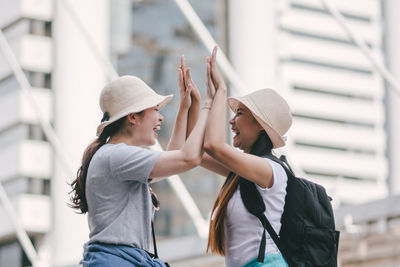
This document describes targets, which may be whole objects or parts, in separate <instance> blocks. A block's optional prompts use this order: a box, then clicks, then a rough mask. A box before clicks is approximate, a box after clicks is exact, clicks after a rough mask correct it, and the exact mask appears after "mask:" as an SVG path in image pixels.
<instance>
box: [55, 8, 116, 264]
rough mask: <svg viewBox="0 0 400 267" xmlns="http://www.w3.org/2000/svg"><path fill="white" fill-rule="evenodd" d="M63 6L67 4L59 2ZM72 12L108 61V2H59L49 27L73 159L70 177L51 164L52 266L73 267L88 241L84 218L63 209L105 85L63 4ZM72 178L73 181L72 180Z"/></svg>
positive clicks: (63, 131) (58, 125)
mask: <svg viewBox="0 0 400 267" xmlns="http://www.w3.org/2000/svg"><path fill="white" fill-rule="evenodd" d="M61 1H66V2H67V3H61ZM67 4H68V5H69V6H71V7H72V8H73V10H74V11H75V13H76V14H77V17H79V19H80V20H81V22H82V24H83V25H84V27H85V28H86V29H87V30H88V32H89V33H90V38H93V40H94V42H95V43H96V45H97V47H98V48H99V50H100V51H101V52H102V53H103V54H104V55H106V56H109V41H110V40H109V39H110V38H109V34H110V33H109V16H110V14H109V12H110V11H109V1H108V0H59V1H56V10H55V17H54V25H53V36H54V43H55V45H54V47H55V70H54V75H53V80H52V81H53V90H54V95H55V100H54V101H55V105H54V107H55V117H54V124H55V129H56V132H57V135H58V136H59V138H60V140H61V143H62V144H63V146H64V149H65V150H66V152H67V154H69V155H71V162H72V164H73V166H74V170H73V171H74V173H73V174H71V173H68V172H66V171H65V169H63V168H62V166H61V165H60V164H58V163H57V162H55V170H54V177H53V180H52V191H51V193H52V199H53V231H52V238H51V240H52V253H51V255H52V260H51V261H52V262H51V266H67V265H72V264H77V263H78V262H79V260H80V259H81V258H82V252H83V244H84V243H85V242H87V241H88V225H87V219H86V216H85V215H80V214H76V212H75V211H74V210H72V209H71V208H69V207H68V206H67V203H69V195H68V192H69V191H70V190H71V188H70V186H69V185H68V184H67V183H70V182H71V181H72V180H73V179H75V175H76V171H77V170H78V167H79V166H80V162H81V158H82V155H83V151H84V149H85V148H86V147H87V145H88V144H89V143H90V142H91V141H92V140H93V139H94V138H95V133H96V126H97V125H98V123H99V122H100V119H101V116H102V114H101V112H100V108H99V104H98V103H99V93H100V91H101V89H102V88H103V86H104V85H105V83H106V74H105V73H104V69H103V68H102V67H101V66H100V65H99V64H100V63H99V60H96V58H95V53H93V51H92V50H91V48H90V45H88V43H87V42H86V38H85V37H84V36H82V32H81V31H80V30H79V29H78V28H77V27H78V26H77V23H74V21H73V17H71V15H70V12H69V11H68V9H67V8H65V5H67ZM71 176H72V177H71Z"/></svg>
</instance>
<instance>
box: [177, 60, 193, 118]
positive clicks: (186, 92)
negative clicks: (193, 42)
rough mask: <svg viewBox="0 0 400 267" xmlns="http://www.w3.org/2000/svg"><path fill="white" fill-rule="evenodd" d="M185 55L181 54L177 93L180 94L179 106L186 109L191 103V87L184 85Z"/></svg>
mask: <svg viewBox="0 0 400 267" xmlns="http://www.w3.org/2000/svg"><path fill="white" fill-rule="evenodd" d="M185 72H186V67H185V57H184V56H183V55H182V56H181V65H180V66H179V94H180V96H181V103H180V105H181V107H182V108H184V109H186V110H188V109H189V108H190V106H191V105H192V98H191V89H190V88H189V87H188V86H186V81H185V76H186V75H185Z"/></svg>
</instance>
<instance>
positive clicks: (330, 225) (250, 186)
mask: <svg viewBox="0 0 400 267" xmlns="http://www.w3.org/2000/svg"><path fill="white" fill-rule="evenodd" d="M263 157H266V158H269V159H271V160H273V161H275V162H277V163H279V164H280V165H281V166H282V167H283V169H284V170H285V172H286V174H287V176H288V182H287V187H286V197H285V205H284V210H283V214H282V218H281V225H282V226H281V229H280V232H279V236H278V235H277V233H275V231H274V229H273V228H272V226H271V224H270V223H269V221H268V219H267V218H266V217H265V215H264V211H265V204H264V201H263V199H262V197H261V195H260V193H259V192H258V190H257V188H256V186H255V184H254V183H253V182H250V181H248V180H246V179H244V178H240V181H239V184H240V195H241V198H242V201H243V203H244V206H245V207H246V209H247V210H248V211H249V212H250V213H251V214H253V215H254V216H256V217H257V218H258V219H259V220H260V221H261V223H262V225H263V226H264V233H263V236H262V239H261V243H260V249H259V253H258V261H259V262H263V261H264V254H265V241H266V240H265V239H266V237H265V230H267V231H268V233H269V234H270V236H271V238H272V239H273V240H274V242H275V244H276V246H277V247H278V248H279V250H280V252H281V253H282V255H283V257H284V258H285V260H286V262H287V263H288V264H289V266H290V267H312V266H320V267H336V266H337V253H338V245H339V231H336V230H335V220H334V215H333V210H332V206H331V203H330V201H331V198H330V197H329V196H328V195H327V194H326V191H325V189H324V188H323V187H322V186H321V185H318V184H315V183H313V182H310V181H308V180H306V179H303V178H298V177H296V176H295V175H294V174H293V171H292V170H291V168H290V166H289V164H287V162H286V159H285V158H284V156H283V157H281V159H278V158H276V157H275V156H273V155H265V156H263Z"/></svg>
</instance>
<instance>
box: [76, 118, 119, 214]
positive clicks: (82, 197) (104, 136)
mask: <svg viewBox="0 0 400 267" xmlns="http://www.w3.org/2000/svg"><path fill="white" fill-rule="evenodd" d="M125 119H126V116H125V117H123V118H121V119H119V120H117V121H115V122H113V123H111V124H109V125H107V126H106V127H105V128H104V129H103V131H102V132H101V134H100V136H99V137H98V138H97V139H96V140H94V141H93V142H92V143H91V144H90V145H89V146H88V147H87V148H86V149H85V152H83V157H82V165H81V167H80V168H79V169H78V172H77V174H76V179H75V180H74V181H73V182H72V183H71V187H72V190H71V192H70V194H72V196H71V198H70V200H71V203H70V204H69V206H70V207H71V208H73V209H77V210H79V211H80V213H82V214H84V213H86V212H88V210H89V208H88V204H87V201H86V191H85V190H86V177H87V172H88V169H89V164H90V161H91V160H92V158H93V155H94V154H95V153H96V151H97V150H99V148H100V147H102V146H103V145H104V144H105V143H106V142H107V140H108V139H109V138H110V137H111V136H113V135H114V134H115V133H117V132H118V130H119V129H121V128H122V125H123V123H124V121H125Z"/></svg>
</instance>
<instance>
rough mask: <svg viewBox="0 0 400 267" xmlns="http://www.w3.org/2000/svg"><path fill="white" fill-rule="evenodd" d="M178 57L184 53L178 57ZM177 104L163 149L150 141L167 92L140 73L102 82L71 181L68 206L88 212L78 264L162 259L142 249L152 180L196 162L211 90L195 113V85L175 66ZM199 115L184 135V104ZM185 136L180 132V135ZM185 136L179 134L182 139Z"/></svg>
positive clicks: (153, 139) (147, 235)
mask: <svg viewBox="0 0 400 267" xmlns="http://www.w3.org/2000/svg"><path fill="white" fill-rule="evenodd" d="M182 63H183V58H182ZM179 82H180V89H181V105H180V109H179V112H178V118H177V123H176V124H175V127H174V131H173V134H172V137H171V140H170V143H169V145H168V149H167V150H168V151H165V152H157V151H151V150H148V149H145V148H143V147H142V146H151V145H154V144H155V142H156V138H157V133H156V131H157V130H160V127H161V123H162V121H163V116H162V115H161V114H160V113H159V111H160V109H161V108H163V106H164V105H165V104H166V103H167V102H168V101H169V100H170V99H171V98H172V95H169V96H161V95H158V94H156V93H155V92H154V91H153V90H152V89H151V88H150V87H149V86H147V85H146V84H145V83H144V82H143V81H142V80H141V79H139V78H137V77H134V76H123V77H120V78H118V79H116V80H114V81H112V82H111V83H109V84H108V85H106V86H105V87H104V89H103V90H102V92H101V96H100V107H101V110H102V111H103V113H104V117H103V119H102V122H101V124H100V125H99V126H98V129H97V136H98V137H97V139H96V140H94V141H93V142H92V143H91V144H90V145H89V146H88V148H87V149H86V150H85V152H84V154H83V159H82V166H81V167H80V169H79V171H78V174H77V178H76V180H74V182H73V183H72V188H73V190H72V197H71V201H72V205H71V206H72V207H73V208H75V209H78V210H79V211H80V212H81V213H88V223H89V229H90V234H89V238H90V239H89V242H88V243H87V244H85V251H84V259H83V260H82V264H83V266H90V267H94V266H103V267H104V266H122V267H124V266H165V264H164V263H163V262H161V261H160V260H159V259H154V258H152V257H151V256H149V254H148V253H147V251H148V249H149V244H150V231H151V217H152V201H151V194H150V188H149V182H150V181H151V180H153V181H158V180H161V178H162V177H167V176H170V175H173V174H177V173H181V172H184V171H187V170H189V169H192V168H194V167H195V166H197V165H199V164H200V161H201V157H202V154H203V139H204V132H205V125H206V122H207V118H208V112H209V110H210V107H211V104H212V101H213V97H214V94H215V91H211V90H212V89H211V90H208V92H207V98H206V100H205V103H204V106H203V108H202V109H201V112H200V114H199V109H198V107H193V105H198V104H199V93H198V91H197V88H196V86H195V84H194V83H193V81H192V80H191V78H190V71H189V70H188V69H186V68H185V67H184V65H183V64H181V68H180V69H179ZM191 106H192V108H193V110H192V112H193V114H195V115H196V116H198V117H199V119H198V121H197V123H196V125H195V126H194V128H193V130H192V131H191V133H190V135H189V136H188V137H187V136H186V135H187V134H188V133H186V130H187V125H186V124H187V117H188V112H189V108H191ZM186 137H187V139H186ZM185 139H186V141H185Z"/></svg>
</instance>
